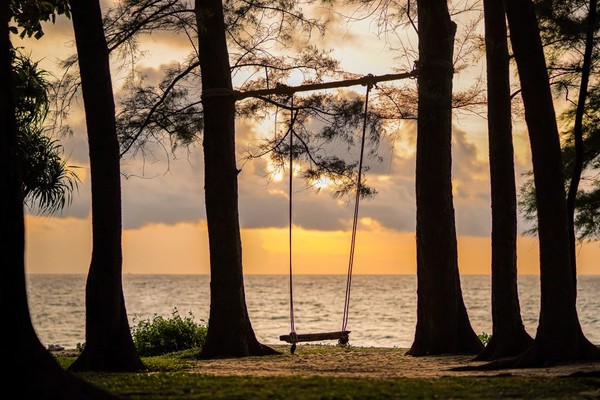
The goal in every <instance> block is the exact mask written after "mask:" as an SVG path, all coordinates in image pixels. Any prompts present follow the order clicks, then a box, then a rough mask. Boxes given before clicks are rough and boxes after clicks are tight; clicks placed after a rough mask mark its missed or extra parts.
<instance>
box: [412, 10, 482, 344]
mask: <svg viewBox="0 0 600 400" xmlns="http://www.w3.org/2000/svg"><path fill="white" fill-rule="evenodd" d="M417 7H418V17H419V76H418V81H417V82H418V91H419V113H418V119H417V122H418V128H417V165H416V194H417V284H418V295H417V327H416V332H415V340H414V342H413V344H412V347H411V349H410V350H409V352H408V354H410V355H414V356H423V355H429V354H442V353H479V351H481V349H482V348H483V345H482V344H481V341H480V340H479V338H478V337H477V335H476V334H475V332H474V331H473V328H472V327H471V323H470V322H469V317H468V315H467V310H466V308H465V305H464V302H463V298H462V292H461V287H460V277H459V272H458V254H457V243H456V228H455V221H454V206H453V203H452V180H451V166H452V156H451V137H452V76H453V73H454V71H453V66H452V56H453V50H454V49H453V48H454V35H455V33H456V24H454V23H453V22H452V21H451V20H450V15H449V13H448V6H447V3H446V1H445V0H419V1H418V2H417Z"/></svg>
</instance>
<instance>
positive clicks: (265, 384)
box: [57, 346, 600, 400]
mask: <svg viewBox="0 0 600 400" xmlns="http://www.w3.org/2000/svg"><path fill="white" fill-rule="evenodd" d="M282 348H283V347H282ZM363 350H364V351H365V352H369V351H377V350H376V349H369V348H365V349H360V351H363ZM198 351H199V350H198V349H191V350H185V351H179V352H175V353H169V354H166V355H163V356H155V357H142V360H143V362H144V363H145V364H146V366H147V367H148V370H147V371H145V372H142V373H78V374H77V375H78V376H80V377H81V378H83V379H85V380H87V381H89V382H90V383H92V384H94V385H97V386H99V387H101V388H104V389H105V390H108V391H109V392H112V393H114V394H117V395H119V396H121V397H122V398H124V399H148V400H159V399H160V400H166V399H177V400H186V399H213V400H218V399H248V400H253V399H261V400H263V399H286V400H287V399H298V400H308V399H515V398H518V399H590V398H599V397H600V378H592V377H578V378H574V377H517V376H495V377H444V378H437V379H425V378H411V379H408V378H398V379H366V378H333V377H322V376H309V377H305V376H303V377H299V376H287V377H249V376H212V375H202V374H198V373H195V372H193V367H194V366H195V365H197V362H198V361H197V360H195V356H196V355H197V354H198ZM343 351H346V349H344V348H340V347H337V346H310V347H309V346H307V347H306V348H305V349H303V352H305V353H318V354H321V353H332V352H343ZM379 351H380V350H379ZM389 351H390V352H391V353H396V349H389ZM401 351H402V350H400V349H398V350H397V352H401ZM283 356H287V357H293V356H291V355H289V354H287V355H286V353H284V354H283ZM273 357H281V356H273ZM57 359H58V361H59V363H60V364H61V365H62V366H63V367H64V368H66V367H68V365H70V363H71V362H73V361H74V360H75V357H71V356H68V357H65V356H60V355H57Z"/></svg>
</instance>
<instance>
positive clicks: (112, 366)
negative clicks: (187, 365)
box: [70, 0, 144, 371]
mask: <svg viewBox="0 0 600 400" xmlns="http://www.w3.org/2000/svg"><path fill="white" fill-rule="evenodd" d="M71 13H72V17H73V28H74V31H75V42H76V45H77V55H78V59H79V71H80V74H81V88H82V92H83V102H84V106H85V117H86V125H87V132H88V143H89V154H90V175H91V181H92V235H93V237H92V260H91V264H90V270H89V273H88V277H87V285H86V330H85V337H86V343H85V349H84V351H83V352H82V353H81V355H80V356H79V357H78V358H77V360H76V361H75V362H74V363H73V364H72V365H71V367H70V368H71V369H72V370H74V371H139V370H141V369H143V368H144V365H143V364H142V361H141V359H140V357H139V355H138V354H137V351H136V349H135V346H134V344H133V339H132V337H131V331H130V329H129V321H128V319H127V311H126V309H125V300H124V298H123V283H122V250H121V176H120V165H119V142H118V139H117V131H116V124H115V105H114V99H113V92H112V83H111V76H110V66H109V58H108V48H107V45H106V39H105V37H104V30H103V27H102V11H101V9H100V3H99V1H98V0H72V1H71Z"/></svg>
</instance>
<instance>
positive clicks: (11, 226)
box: [0, 1, 115, 399]
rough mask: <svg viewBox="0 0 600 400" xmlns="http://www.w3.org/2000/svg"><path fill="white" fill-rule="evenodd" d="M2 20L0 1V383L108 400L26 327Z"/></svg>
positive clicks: (26, 394) (4, 7) (33, 394)
mask: <svg viewBox="0 0 600 400" xmlns="http://www.w3.org/2000/svg"><path fill="white" fill-rule="evenodd" d="M8 22H9V10H8V2H7V1H4V2H2V3H1V4H0V69H1V70H2V72H1V73H0V93H1V95H0V124H1V126H0V187H1V188H2V190H1V191H0V237H2V240H0V252H1V254H2V255H3V262H2V266H3V269H2V279H1V280H0V306H1V307H2V310H3V313H4V315H3V317H4V318H5V320H6V321H9V325H8V327H7V329H4V334H3V335H4V339H5V341H6V343H7V344H8V345H7V346H5V347H4V349H3V352H2V354H3V357H4V362H6V363H7V364H6V365H8V366H9V368H8V370H7V372H6V373H5V374H6V376H5V378H4V382H6V383H9V384H14V383H15V382H25V384H22V385H19V387H18V389H17V390H18V396H20V397H19V398H24V399H112V398H115V397H113V396H111V395H110V394H108V393H105V392H104V391H102V390H100V389H98V388H96V387H94V386H91V385H89V384H87V383H85V382H83V381H81V380H80V379H78V378H76V377H74V376H72V375H71V374H69V373H68V372H65V371H64V370H63V369H62V368H61V367H60V365H59V364H58V363H57V362H56V360H55V359H54V357H53V356H52V355H51V354H50V353H49V352H48V351H47V350H46V349H45V348H44V346H43V345H42V343H41V342H40V340H39V338H38V337H37V335H36V333H35V330H34V328H33V325H32V323H31V316H30V314H29V306H28V304H27V290H26V280H25V227H24V221H23V195H22V182H21V176H20V173H21V172H20V171H21V168H20V166H19V162H18V157H17V153H18V152H17V127H16V119H15V107H14V99H13V90H12V83H11V79H10V76H11V57H10V48H11V44H10V39H9V34H8ZM6 390H8V389H7V387H5V391H6Z"/></svg>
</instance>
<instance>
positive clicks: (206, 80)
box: [195, 0, 276, 358]
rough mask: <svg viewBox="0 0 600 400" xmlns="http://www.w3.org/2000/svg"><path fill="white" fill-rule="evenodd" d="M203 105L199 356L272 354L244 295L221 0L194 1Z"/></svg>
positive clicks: (232, 111) (232, 106)
mask: <svg viewBox="0 0 600 400" xmlns="http://www.w3.org/2000/svg"><path fill="white" fill-rule="evenodd" d="M195 10H196V18H197V23H198V36H199V47H198V50H199V53H200V69H201V73H202V93H203V95H202V100H203V107H204V137H203V147H204V170H205V172H204V174H205V181H204V190H205V197H206V218H207V222H208V239H209V247H210V273H211V281H210V315H209V320H208V333H207V337H206V343H205V344H204V348H203V349H202V352H201V353H200V357H201V358H217V357H243V356H250V355H264V354H274V353H276V352H275V351H274V350H273V349H271V348H270V347H267V346H264V345H262V344H260V343H259V342H258V340H257V339H256V336H255V334H254V330H253V329H252V325H251V323H250V318H249V316H248V310H247V308H246V297H245V294H244V276H243V271H242V243H241V238H240V225H239V215H238V184H237V175H238V169H237V167H236V161H235V100H234V98H233V92H232V88H233V86H232V83H231V72H230V71H231V70H230V67H229V53H228V50H227V42H226V39H225V23H224V19H223V5H222V2H221V0H196V6H195Z"/></svg>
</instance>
